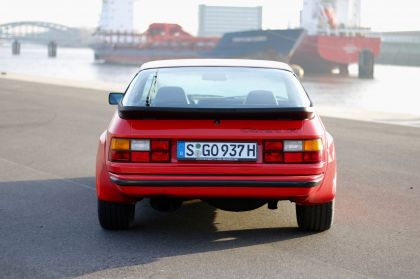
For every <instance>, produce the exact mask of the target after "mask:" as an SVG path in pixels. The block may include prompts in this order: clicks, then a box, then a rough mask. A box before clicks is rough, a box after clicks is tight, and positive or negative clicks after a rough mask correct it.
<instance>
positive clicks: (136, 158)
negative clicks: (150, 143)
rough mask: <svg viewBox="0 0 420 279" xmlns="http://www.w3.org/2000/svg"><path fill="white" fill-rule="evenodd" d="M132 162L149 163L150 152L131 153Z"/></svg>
mask: <svg viewBox="0 0 420 279" xmlns="http://www.w3.org/2000/svg"><path fill="white" fill-rule="evenodd" d="M131 160H132V161H133V162H149V161H150V152H147V151H137V152H131Z"/></svg>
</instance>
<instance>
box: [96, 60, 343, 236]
mask: <svg viewBox="0 0 420 279" xmlns="http://www.w3.org/2000/svg"><path fill="white" fill-rule="evenodd" d="M109 103H110V104H115V105H117V104H118V110H117V111H116V113H115V115H114V117H113V119H112V121H111V124H110V125H109V128H108V129H107V130H106V131H105V132H104V133H103V134H102V135H101V137H100V141H99V148H98V154H97V166H96V189H97V195H98V216H99V222H100V224H101V226H102V227H103V228H105V229H127V228H130V226H131V225H132V223H133V219H134V210H135V203H136V202H137V201H140V200H141V199H143V198H150V203H151V206H152V207H153V208H155V209H157V210H161V211H171V210H175V209H177V208H178V207H180V206H181V205H182V202H183V201H185V200H188V199H201V200H203V201H206V202H208V203H209V204H211V205H213V206H215V207H217V208H220V209H222V210H230V211H246V210H252V209H256V208H259V207H261V206H263V205H265V204H267V205H268V208H269V209H276V208H277V203H278V201H281V200H289V201H292V202H294V203H296V215H297V223H298V225H299V228H300V229H303V230H309V231H324V230H327V229H329V228H330V227H331V224H332V220H333V211H334V197H335V192H336V159H335V150H334V142H333V138H332V137H331V135H330V134H329V133H327V132H326V130H325V128H324V126H323V124H322V122H321V119H320V118H319V116H318V115H317V113H316V112H315V111H314V108H313V105H312V102H311V100H310V98H309V96H308V95H307V93H306V92H305V90H304V88H303V87H302V85H301V84H300V82H299V81H298V79H297V78H296V76H295V74H294V73H293V71H292V69H291V68H290V67H289V66H288V65H286V64H283V63H279V62H272V61H258V60H223V59H197V60H194V59H193V60H168V61H155V62H150V63H146V64H144V65H143V66H142V67H141V68H140V71H139V72H138V73H137V75H136V76H135V77H134V79H133V80H132V82H131V84H130V85H129V86H128V88H127V90H126V92H125V93H111V94H110V95H109Z"/></svg>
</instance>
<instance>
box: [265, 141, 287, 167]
mask: <svg viewBox="0 0 420 279" xmlns="http://www.w3.org/2000/svg"><path fill="white" fill-rule="evenodd" d="M264 162H266V163H281V162H283V142H282V141H265V142H264Z"/></svg>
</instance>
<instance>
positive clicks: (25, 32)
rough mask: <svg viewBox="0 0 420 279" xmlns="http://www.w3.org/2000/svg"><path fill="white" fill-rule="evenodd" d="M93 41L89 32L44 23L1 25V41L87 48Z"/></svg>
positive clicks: (25, 22)
mask: <svg viewBox="0 0 420 279" xmlns="http://www.w3.org/2000/svg"><path fill="white" fill-rule="evenodd" d="M90 39H91V33H90V32H88V31H87V30H83V29H78V28H72V27H68V26H65V25H61V24H56V23H51V22H42V21H20V22H10V23H5V24H0V40H11V41H19V42H23V43H35V44H43V45H45V44H48V43H49V42H51V41H54V42H56V43H57V44H58V45H61V46H86V45H88V44H89V42H90Z"/></svg>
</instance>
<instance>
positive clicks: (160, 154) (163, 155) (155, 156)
mask: <svg viewBox="0 0 420 279" xmlns="http://www.w3.org/2000/svg"><path fill="white" fill-rule="evenodd" d="M152 161H153V162H168V161H169V152H168V151H153V152H152Z"/></svg>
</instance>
